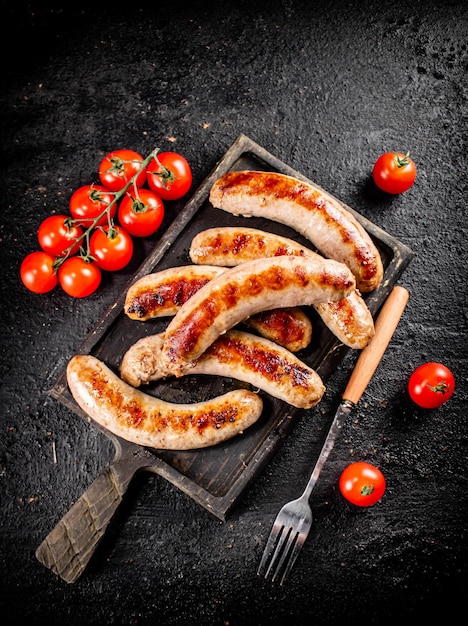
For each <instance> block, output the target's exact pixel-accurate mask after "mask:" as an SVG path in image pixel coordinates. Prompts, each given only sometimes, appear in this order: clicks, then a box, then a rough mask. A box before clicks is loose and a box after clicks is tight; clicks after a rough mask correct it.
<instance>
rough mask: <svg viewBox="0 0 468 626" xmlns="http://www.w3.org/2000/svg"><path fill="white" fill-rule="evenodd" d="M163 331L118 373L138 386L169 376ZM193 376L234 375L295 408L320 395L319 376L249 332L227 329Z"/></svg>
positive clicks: (128, 356) (131, 353) (139, 346)
mask: <svg viewBox="0 0 468 626" xmlns="http://www.w3.org/2000/svg"><path fill="white" fill-rule="evenodd" d="M163 343H164V333H160V334H158V335H152V336H149V337H143V338H142V339H140V340H139V341H137V342H136V343H135V344H134V345H133V346H131V348H130V349H129V350H128V351H127V352H126V353H125V355H124V358H123V360H122V365H121V368H120V375H121V377H122V378H123V380H125V381H126V382H128V383H129V384H131V385H133V386H135V387H138V386H140V385H141V384H145V383H149V382H150V381H154V380H160V379H161V378H166V377H167V376H170V372H168V371H167V370H166V369H165V367H164V364H163V363H162V359H161V351H162V346H163ZM190 374H208V375H213V376H223V377H230V378H235V379H236V380H240V381H244V382H247V383H250V384H251V385H253V386H254V387H258V388H259V389H261V390H263V391H265V392H266V393H268V394H270V395H271V396H273V397H275V398H280V399H281V400H284V401H285V402H288V403H289V404H291V405H292V406H295V407H297V408H304V409H309V408H311V407H313V406H315V405H316V404H317V403H318V402H319V401H320V400H321V398H322V396H323V394H324V392H325V387H324V385H323V382H322V380H321V378H320V376H319V375H318V374H317V373H316V372H315V370H313V369H312V368H310V367H309V366H307V365H306V364H305V363H303V362H302V361H301V360H300V359H298V358H297V357H296V356H294V355H293V354H292V353H291V352H290V351H289V350H286V349H285V348H282V347H281V346H278V345H276V344H275V343H274V342H272V341H269V340H268V339H264V338H262V337H256V336H255V335H252V334H251V333H247V332H243V331H239V330H229V331H227V332H226V333H225V334H224V335H222V336H221V337H218V339H216V340H215V341H214V342H213V343H212V344H211V346H209V347H208V348H207V350H206V351H205V352H204V353H203V354H202V355H201V356H200V357H199V358H198V359H197V361H196V362H195V363H194V365H193V367H192V368H191V369H190Z"/></svg>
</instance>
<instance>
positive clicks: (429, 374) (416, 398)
mask: <svg viewBox="0 0 468 626" xmlns="http://www.w3.org/2000/svg"><path fill="white" fill-rule="evenodd" d="M454 390H455V378H454V376H453V374H452V372H451V371H450V370H449V368H448V367H446V366H445V365H443V364H442V363H436V362H430V363H424V364H423V365H420V366H419V367H417V368H416V369H415V370H414V372H413V373H412V374H411V376H410V378H409V381H408V392H409V395H410V397H411V399H412V400H413V402H414V403H415V404H417V405H418V406H420V407H422V408H423V409H436V408H437V407H439V406H441V405H442V404H445V402H447V400H449V399H450V398H451V397H452V395H453V392H454Z"/></svg>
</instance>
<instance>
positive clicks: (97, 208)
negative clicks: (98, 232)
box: [70, 185, 117, 228]
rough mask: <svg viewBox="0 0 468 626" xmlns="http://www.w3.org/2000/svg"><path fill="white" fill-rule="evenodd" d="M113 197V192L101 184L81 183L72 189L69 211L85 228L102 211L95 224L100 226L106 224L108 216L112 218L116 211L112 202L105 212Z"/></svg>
mask: <svg viewBox="0 0 468 626" xmlns="http://www.w3.org/2000/svg"><path fill="white" fill-rule="evenodd" d="M113 199H114V194H113V193H110V192H109V190H108V189H105V188H104V187H102V186H101V185H83V187H79V189H77V190H76V191H74V192H73V194H72V196H71V198H70V213H71V214H72V216H73V217H74V218H75V220H77V221H78V222H79V223H80V224H82V225H83V226H84V227H85V228H89V227H90V226H91V225H92V223H93V220H95V219H96V218H97V217H99V215H101V213H102V214H103V215H102V217H101V218H100V219H99V220H98V222H97V223H96V226H102V225H103V224H107V223H108V222H109V217H110V218H113V217H114V215H115V214H116V212H117V206H116V204H114V205H112V207H111V208H110V210H109V211H108V212H107V213H105V211H106V208H107V207H108V206H109V204H110V203H111V202H112V201H113ZM108 214H109V217H108Z"/></svg>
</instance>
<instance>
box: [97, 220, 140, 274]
mask: <svg viewBox="0 0 468 626" xmlns="http://www.w3.org/2000/svg"><path fill="white" fill-rule="evenodd" d="M89 251H90V254H91V256H92V257H93V258H94V259H95V261H96V263H97V265H98V266H99V267H100V268H101V269H102V270H107V271H108V272H115V271H117V270H121V269H122V268H123V267H125V266H126V265H128V263H129V262H130V260H131V258H132V256H133V240H132V238H131V237H130V235H129V234H128V233H127V231H126V230H125V229H124V228H122V227H121V226H111V227H109V226H101V227H99V228H96V230H95V231H94V232H93V234H92V235H91V239H90V241H89Z"/></svg>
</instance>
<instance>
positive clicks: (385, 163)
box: [372, 152, 416, 194]
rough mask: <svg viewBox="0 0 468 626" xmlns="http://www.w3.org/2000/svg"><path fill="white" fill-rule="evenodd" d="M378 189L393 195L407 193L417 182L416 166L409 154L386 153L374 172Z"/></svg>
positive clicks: (378, 160)
mask: <svg viewBox="0 0 468 626" xmlns="http://www.w3.org/2000/svg"><path fill="white" fill-rule="evenodd" d="M372 176H373V177H374V181H375V184H376V185H377V187H379V188H380V189H382V190H383V191H386V192H387V193H391V194H398V193H403V192H404V191H407V190H408V189H409V188H410V187H411V186H412V185H413V183H414V181H415V180H416V165H415V163H414V161H413V160H412V159H410V156H409V152H407V153H406V154H403V153H402V152H385V154H382V155H381V156H380V157H379V158H378V159H377V161H376V162H375V165H374V168H373V170H372Z"/></svg>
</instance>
